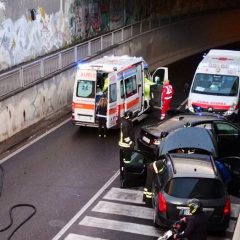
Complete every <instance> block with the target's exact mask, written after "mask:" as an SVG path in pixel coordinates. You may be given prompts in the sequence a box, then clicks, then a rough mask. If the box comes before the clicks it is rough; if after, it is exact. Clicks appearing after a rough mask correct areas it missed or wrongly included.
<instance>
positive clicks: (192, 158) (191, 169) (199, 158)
mask: <svg viewBox="0 0 240 240" xmlns="http://www.w3.org/2000/svg"><path fill="white" fill-rule="evenodd" d="M170 158H171V161H172V163H173V166H174V167H173V168H174V177H200V178H218V177H217V176H218V173H217V170H216V166H215V164H214V163H213V162H212V160H211V156H210V155H207V154H181V153H180V154H170Z"/></svg>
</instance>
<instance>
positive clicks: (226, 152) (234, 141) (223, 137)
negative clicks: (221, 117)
mask: <svg viewBox="0 0 240 240" xmlns="http://www.w3.org/2000/svg"><path fill="white" fill-rule="evenodd" d="M214 131H215V135H216V136H217V143H218V149H219V156H220V157H226V156H240V148H239V146H240V129H239V128H238V127H237V126H235V125H233V124H232V123H230V122H229V123H228V122H224V121H215V122H214Z"/></svg>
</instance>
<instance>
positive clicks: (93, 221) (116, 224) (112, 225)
mask: <svg viewBox="0 0 240 240" xmlns="http://www.w3.org/2000/svg"><path fill="white" fill-rule="evenodd" d="M79 225H83V226H88V227H96V228H103V229H109V230H115V231H121V232H128V233H134V234H140V235H146V236H153V237H159V236H160V231H158V230H157V229H156V228H155V227H153V226H148V225H143V224H137V223H131V222H121V221H116V220H110V219H103V218H95V217H89V216H86V217H84V218H83V220H82V221H81V222H80V223H79Z"/></svg>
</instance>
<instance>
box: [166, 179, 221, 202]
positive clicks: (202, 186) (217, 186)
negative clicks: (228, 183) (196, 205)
mask: <svg viewBox="0 0 240 240" xmlns="http://www.w3.org/2000/svg"><path fill="white" fill-rule="evenodd" d="M165 192H166V193H167V194H168V195H170V196H173V197H178V198H199V199H209V198H211V199H217V198H221V197H223V196H224V194H225V192H224V186H223V184H222V182H221V181H219V180H217V179H210V178H173V179H171V180H170V181H169V182H168V183H167V185H166V187H165Z"/></svg>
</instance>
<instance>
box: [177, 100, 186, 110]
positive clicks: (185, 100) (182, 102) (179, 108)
mask: <svg viewBox="0 0 240 240" xmlns="http://www.w3.org/2000/svg"><path fill="white" fill-rule="evenodd" d="M187 100H188V98H186V99H185V100H184V101H183V102H182V103H181V104H180V105H179V106H178V107H177V110H179V109H180V108H181V107H182V106H183V105H184V104H185V103H186V102H187Z"/></svg>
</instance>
